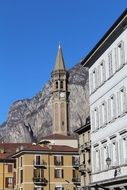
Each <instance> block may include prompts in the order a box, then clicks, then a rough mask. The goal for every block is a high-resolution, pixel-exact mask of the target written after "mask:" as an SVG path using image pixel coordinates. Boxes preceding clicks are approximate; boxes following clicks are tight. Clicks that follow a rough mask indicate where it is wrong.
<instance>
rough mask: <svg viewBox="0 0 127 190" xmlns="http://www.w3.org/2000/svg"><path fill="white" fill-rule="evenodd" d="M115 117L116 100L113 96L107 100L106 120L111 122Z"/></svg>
mask: <svg viewBox="0 0 127 190" xmlns="http://www.w3.org/2000/svg"><path fill="white" fill-rule="evenodd" d="M115 116H116V100H115V95H112V96H111V97H110V99H109V100H108V120H109V121H111V120H113V119H114V118H115Z"/></svg>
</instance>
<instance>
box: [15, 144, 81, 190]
mask: <svg viewBox="0 0 127 190" xmlns="http://www.w3.org/2000/svg"><path fill="white" fill-rule="evenodd" d="M13 158H15V159H16V187H15V189H16V190H29V189H30V190H67V189H69V190H76V189H79V186H80V173H79V172H78V167H79V156H78V149H77V148H72V147H68V146H58V145H53V146H52V145H51V146H50V148H49V147H47V146H44V147H42V146H40V145H31V146H28V147H24V148H23V149H22V150H19V151H18V152H16V153H15V154H14V155H13Z"/></svg>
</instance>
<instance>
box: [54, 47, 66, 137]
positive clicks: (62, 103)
mask: <svg viewBox="0 0 127 190" xmlns="http://www.w3.org/2000/svg"><path fill="white" fill-rule="evenodd" d="M51 77H52V110H53V134H63V135H68V90H67V71H66V68H65V64H64V58H63V53H62V49H61V47H60V45H59V48H58V53H57V57H56V63H55V67H54V70H53V72H52V75H51Z"/></svg>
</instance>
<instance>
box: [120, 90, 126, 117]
mask: <svg viewBox="0 0 127 190" xmlns="http://www.w3.org/2000/svg"><path fill="white" fill-rule="evenodd" d="M119 104H120V106H119V112H120V114H123V113H124V112H125V111H126V89H125V87H123V88H121V90H120V99H119Z"/></svg>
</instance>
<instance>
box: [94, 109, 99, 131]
mask: <svg viewBox="0 0 127 190" xmlns="http://www.w3.org/2000/svg"><path fill="white" fill-rule="evenodd" d="M94 128H95V129H98V128H99V113H98V108H95V110H94Z"/></svg>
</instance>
